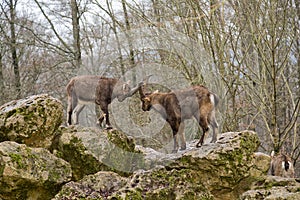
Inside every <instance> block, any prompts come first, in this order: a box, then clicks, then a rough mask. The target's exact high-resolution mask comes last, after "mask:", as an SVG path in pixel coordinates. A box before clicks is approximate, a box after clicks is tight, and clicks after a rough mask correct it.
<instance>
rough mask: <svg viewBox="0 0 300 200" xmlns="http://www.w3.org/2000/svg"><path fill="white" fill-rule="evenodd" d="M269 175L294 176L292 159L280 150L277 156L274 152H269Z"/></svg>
mask: <svg viewBox="0 0 300 200" xmlns="http://www.w3.org/2000/svg"><path fill="white" fill-rule="evenodd" d="M271 159H272V160H271V175H272V176H282V177H285V178H294V177H295V170H294V166H293V162H292V159H291V158H290V157H289V156H288V155H286V154H284V153H283V152H280V153H279V154H278V155H277V156H275V152H274V151H272V153H271Z"/></svg>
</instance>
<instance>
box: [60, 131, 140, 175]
mask: <svg viewBox="0 0 300 200" xmlns="http://www.w3.org/2000/svg"><path fill="white" fill-rule="evenodd" d="M60 131H61V135H60V136H59V138H58V139H57V144H56V147H54V149H55V150H54V153H55V155H57V156H58V157H60V158H63V159H64V160H66V161H68V162H69V163H70V164H71V166H72V171H73V179H74V180H80V179H81V178H83V177H84V176H85V175H89V174H94V173H96V172H98V171H113V172H117V173H119V174H121V175H123V176H128V175H129V174H131V173H132V172H133V171H134V170H135V168H136V166H135V165H136V164H137V163H139V160H141V154H140V153H139V152H137V151H135V143H134V140H133V139H132V138H129V137H127V136H126V135H125V134H124V133H123V132H121V131H117V130H109V131H103V130H100V129H98V128H86V127H80V126H69V127H65V128H62V129H61V130H60Z"/></svg>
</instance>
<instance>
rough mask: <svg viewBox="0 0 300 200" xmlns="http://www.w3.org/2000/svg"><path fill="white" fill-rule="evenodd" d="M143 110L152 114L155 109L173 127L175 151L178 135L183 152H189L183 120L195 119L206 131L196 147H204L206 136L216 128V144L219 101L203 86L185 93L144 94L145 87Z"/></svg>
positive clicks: (214, 138)
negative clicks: (216, 112) (187, 150)
mask: <svg viewBox="0 0 300 200" xmlns="http://www.w3.org/2000/svg"><path fill="white" fill-rule="evenodd" d="M139 93H140V97H141V101H142V109H143V111H149V110H150V109H154V110H155V111H157V112H158V113H160V115H161V116H162V117H163V118H164V119H165V120H166V121H167V122H168V123H169V124H170V126H171V128H172V132H173V139H174V148H173V152H177V151H178V148H179V144H178V135H179V137H180V140H181V150H184V149H186V141H185V136H184V133H183V130H184V120H186V119H191V118H193V117H194V118H195V119H196V120H197V122H198V124H199V125H200V126H201V128H202V129H203V134H202V136H201V138H200V140H199V142H198V143H197V147H200V146H201V145H202V144H203V141H204V136H205V134H206V133H207V132H208V130H209V127H208V126H209V125H211V126H212V128H213V138H212V142H215V141H216V140H217V128H218V124H217V121H216V118H215V108H216V106H217V105H218V101H219V99H218V97H217V96H216V95H215V94H214V93H212V92H210V91H209V90H208V89H207V88H206V87H204V86H193V87H191V88H188V89H185V90H179V91H174V92H168V93H159V92H154V93H147V94H144V92H143V89H142V87H140V89H139Z"/></svg>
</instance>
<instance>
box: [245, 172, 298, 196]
mask: <svg viewBox="0 0 300 200" xmlns="http://www.w3.org/2000/svg"><path fill="white" fill-rule="evenodd" d="M299 182H300V180H298V181H296V179H294V178H283V177H277V176H268V177H267V178H266V179H265V180H264V181H261V182H257V184H256V185H255V186H254V187H253V188H252V190H249V191H247V192H245V193H243V194H242V195H241V199H242V200H257V199H268V200H298V199H300V183H299Z"/></svg>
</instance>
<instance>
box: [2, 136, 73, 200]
mask: <svg viewBox="0 0 300 200" xmlns="http://www.w3.org/2000/svg"><path fill="white" fill-rule="evenodd" d="M71 175H72V172H71V166H70V165H69V163H67V162H66V161H64V160H63V159H60V158H57V157H55V156H54V155H53V154H51V153H50V152H49V151H48V150H46V149H43V148H30V147H28V146H26V145H24V144H18V143H16V142H12V141H5V142H2V143H0V199H9V200H14V199H33V200H35V199H40V200H46V199H51V198H52V197H53V196H54V195H55V194H56V193H57V192H58V190H59V189H60V187H61V185H62V184H64V183H66V182H68V181H70V180H71Z"/></svg>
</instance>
